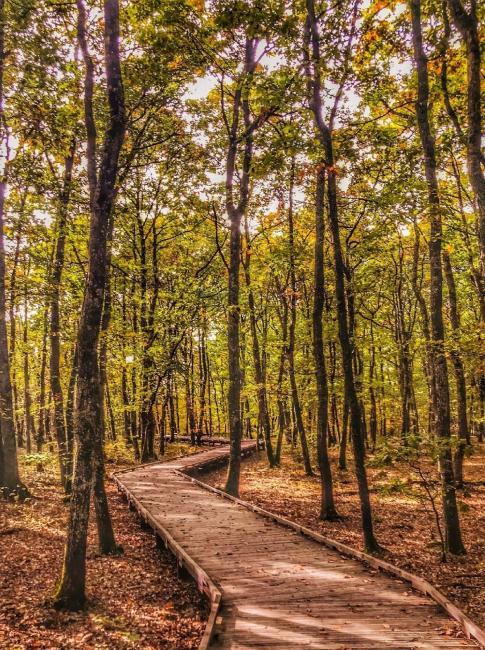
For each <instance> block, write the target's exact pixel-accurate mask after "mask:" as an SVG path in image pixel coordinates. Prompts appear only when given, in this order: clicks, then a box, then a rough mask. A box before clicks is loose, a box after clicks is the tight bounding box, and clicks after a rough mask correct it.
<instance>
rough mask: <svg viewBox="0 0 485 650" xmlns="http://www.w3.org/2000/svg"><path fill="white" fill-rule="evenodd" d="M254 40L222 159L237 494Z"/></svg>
mask: <svg viewBox="0 0 485 650" xmlns="http://www.w3.org/2000/svg"><path fill="white" fill-rule="evenodd" d="M256 47H257V41H256V39H253V38H249V37H247V38H246V42H245V48H244V50H245V51H244V70H243V76H242V79H241V80H239V82H238V84H237V88H236V91H235V93H234V97H233V100H232V124H231V126H230V129H229V134H228V135H229V147H228V152H227V160H226V212H227V216H228V218H229V221H230V243H229V247H230V254H229V268H228V272H229V280H228V308H227V312H228V313H227V344H228V359H229V390H228V399H227V403H228V416H229V432H230V453H229V468H228V473H227V479H226V492H228V494H232V495H233V496H238V495H239V478H240V470H241V438H242V421H241V362H240V350H239V326H240V307H239V267H240V259H241V219H242V217H243V215H244V214H245V212H246V208H247V204H248V200H249V180H250V169H251V161H252V156H253V140H252V130H251V129H250V128H249V127H250V119H251V115H250V109H249V98H248V96H249V91H250V88H251V82H252V77H253V74H254V69H255V66H256V59H255V57H256ZM241 109H242V112H243V121H244V127H245V135H244V137H243V143H244V153H243V164H242V171H241V179H240V185H239V200H238V201H237V204H236V203H235V199H234V194H235V192H234V175H235V171H236V160H237V154H238V144H239V134H238V129H239V122H240V112H241Z"/></svg>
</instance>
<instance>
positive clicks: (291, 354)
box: [287, 158, 313, 476]
mask: <svg viewBox="0 0 485 650" xmlns="http://www.w3.org/2000/svg"><path fill="white" fill-rule="evenodd" d="M294 177H295V160H294V158H293V159H292V161H291V170H290V191H289V203H288V247H289V272H290V299H289V303H290V304H289V315H290V326H289V332H288V349H287V354H288V374H289V377H290V388H291V400H292V403H293V411H294V414H295V425H296V430H297V432H298V436H299V438H300V444H301V453H302V456H303V465H304V467H305V473H306V474H307V476H313V469H312V464H311V460H310V452H309V450H308V442H307V437H306V431H305V425H304V423H303V415H302V410H301V404H300V397H299V395H298V385H297V383H296V375H295V335H296V319H297V313H296V302H297V301H296V299H297V291H296V272H295V233H294V223H293V186H294Z"/></svg>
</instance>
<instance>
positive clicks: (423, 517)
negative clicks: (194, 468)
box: [203, 445, 485, 628]
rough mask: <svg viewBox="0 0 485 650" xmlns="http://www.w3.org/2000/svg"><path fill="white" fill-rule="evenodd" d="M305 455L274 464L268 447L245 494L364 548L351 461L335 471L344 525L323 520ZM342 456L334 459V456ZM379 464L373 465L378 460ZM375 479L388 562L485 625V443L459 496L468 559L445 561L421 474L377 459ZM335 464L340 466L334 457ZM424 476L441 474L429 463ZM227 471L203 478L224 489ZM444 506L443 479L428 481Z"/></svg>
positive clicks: (254, 464) (247, 474) (248, 476)
mask: <svg viewBox="0 0 485 650" xmlns="http://www.w3.org/2000/svg"><path fill="white" fill-rule="evenodd" d="M298 456H299V454H298V452H291V451H288V450H286V451H285V452H284V453H283V457H282V462H281V466H280V467H279V468H277V469H270V468H269V467H268V464H267V461H266V458H265V456H264V452H260V453H259V455H258V456H254V457H252V458H250V459H249V460H245V461H244V463H243V465H242V474H241V490H240V496H241V498H242V499H244V500H246V501H250V502H252V503H255V504H257V505H258V506H260V507H262V508H265V509H266V510H270V511H271V512H275V513H277V514H280V515H283V516H285V517H287V518H288V519H291V520H293V521H295V522H297V523H300V524H303V525H305V526H307V527H308V528H311V529H312V530H315V531H317V532H319V533H321V534H322V535H325V536H327V537H330V538H332V539H335V540H338V541H339V542H343V543H345V544H348V545H349V546H353V547H354V548H357V549H362V537H361V532H360V531H361V527H360V510H359V500H358V493H357V486H356V483H355V480H354V475H353V472H352V471H351V470H352V465H351V463H352V459H349V464H348V467H349V470H348V471H337V470H336V471H334V478H335V486H334V487H335V498H336V504H337V509H338V511H339V514H340V515H341V516H342V517H343V518H342V520H341V521H337V522H323V521H321V520H320V519H319V500H320V483H319V479H318V477H316V476H315V477H308V476H306V475H305V474H304V471H303V469H302V463H301V459H300V458H299V457H298ZM334 460H335V459H334ZM373 461H374V462H373ZM370 464H371V465H373V464H375V465H378V466H376V467H369V470H368V475H369V484H370V486H371V491H372V497H371V498H372V504H373V508H374V520H375V530H376V535H377V537H378V540H379V542H380V544H381V545H382V546H384V547H385V559H386V560H388V561H389V562H391V563H393V564H395V565H397V566H399V567H401V568H403V569H406V570H408V571H411V572H412V573H415V574H417V575H420V576H422V577H423V578H426V579H427V580H428V581H429V582H431V583H432V584H434V585H435V586H436V587H437V588H438V589H440V591H442V592H443V593H445V594H446V595H447V596H448V597H449V598H450V600H452V601H453V602H454V603H456V605H458V606H459V607H460V608H461V609H462V610H463V611H464V612H466V613H467V614H468V615H469V616H470V618H471V619H472V620H474V621H475V622H476V623H477V624H479V625H480V626H481V627H483V628H485V445H483V446H482V447H481V448H479V449H478V448H477V449H476V450H475V453H474V455H473V456H471V457H470V458H468V459H467V460H466V464H465V478H466V480H467V483H466V487H465V490H463V491H460V492H459V493H458V505H459V508H460V512H461V521H462V532H463V537H464V541H465V545H466V548H467V554H466V555H465V556H463V557H458V558H452V557H448V558H447V562H446V563H443V562H442V561H441V552H440V548H441V545H440V537H439V534H438V531H437V525H436V518H435V514H434V511H433V508H432V505H431V502H430V501H429V498H427V497H426V491H425V490H424V486H423V485H422V482H421V478H420V477H419V474H418V475H414V474H411V475H410V467H409V465H406V464H401V463H392V464H390V465H386V464H384V465H383V464H382V458H381V459H378V458H374V459H372V458H371V459H370ZM333 465H334V466H335V465H336V463H335V462H334V463H333ZM421 469H422V471H423V473H424V474H425V475H426V476H428V477H430V479H433V478H434V470H433V468H432V466H431V465H430V464H428V465H424V466H422V468H421ZM225 474H226V470H225V469H221V470H217V471H213V472H211V473H209V474H206V475H204V478H203V480H204V481H206V482H208V483H210V484H211V485H213V486H216V487H220V488H222V487H223V486H224V479H225ZM428 487H429V488H430V491H431V493H432V494H433V493H435V499H436V503H435V505H436V508H437V509H439V508H440V501H439V496H438V489H439V485H438V484H431V483H430V485H429V486H428Z"/></svg>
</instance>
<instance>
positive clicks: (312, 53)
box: [305, 0, 380, 553]
mask: <svg viewBox="0 0 485 650" xmlns="http://www.w3.org/2000/svg"><path fill="white" fill-rule="evenodd" d="M306 6H307V20H306V24H305V68H306V76H307V83H308V96H309V101H310V108H311V110H312V112H313V116H314V121H315V126H316V129H317V133H318V136H319V139H320V144H321V147H322V150H323V153H324V155H325V169H326V173H327V179H328V180H327V200H328V215H329V220H330V229H331V234H332V243H333V252H334V272H335V297H336V302H337V321H338V331H339V339H340V347H341V350H342V366H343V372H344V385H345V397H346V400H347V403H348V406H349V414H350V424H351V431H352V445H353V450H354V464H355V474H356V477H357V484H358V488H359V498H360V508H361V515H362V529H363V534H364V544H365V547H366V549H367V550H368V551H369V552H371V553H375V552H378V551H379V550H380V547H379V544H378V543H377V540H376V538H375V536H374V527H373V521H372V509H371V503H370V498H369V486H368V483H367V473H366V469H365V447H364V437H363V430H362V411H361V408H360V404H359V398H358V395H357V391H356V387H355V380H354V369H353V345H352V341H351V339H350V336H349V325H348V317H347V306H346V299H345V264H344V259H343V255H342V246H341V243H340V225H339V220H338V208H337V179H336V172H335V161H334V156H333V142H332V131H331V129H330V128H329V126H328V125H327V124H325V122H324V121H323V110H322V99H321V80H320V36H319V33H318V22H317V17H316V15H315V5H314V2H313V0H307V2H306Z"/></svg>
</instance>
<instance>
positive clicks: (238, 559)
mask: <svg viewBox="0 0 485 650" xmlns="http://www.w3.org/2000/svg"><path fill="white" fill-rule="evenodd" d="M255 446H256V445H255V442H253V441H244V442H243V454H249V453H251V452H252V451H254V449H255ZM227 457H228V447H220V448H217V449H216V448H213V449H210V450H208V451H203V452H201V453H198V454H194V455H192V456H185V457H183V458H178V459H175V460H172V461H168V462H157V463H152V464H149V465H144V466H140V467H138V468H136V469H134V470H129V471H125V472H120V473H118V474H117V475H116V476H115V480H116V482H117V484H118V487H119V488H120V489H121V490H122V491H123V492H124V493H125V494H126V496H127V498H128V500H129V502H130V504H131V505H132V506H134V507H135V508H136V509H137V510H138V512H139V513H140V515H141V516H142V517H143V518H144V519H145V520H146V521H147V522H148V523H149V524H150V525H151V526H152V528H153V529H154V530H155V532H156V533H157V534H158V535H159V536H160V537H161V538H162V539H163V540H164V542H165V544H166V545H167V546H168V547H169V548H170V549H171V550H172V552H173V553H174V554H175V555H176V557H177V558H178V561H179V562H180V563H181V564H184V565H185V567H186V568H187V569H188V571H189V572H190V573H191V574H192V575H193V576H194V578H195V579H196V580H197V583H198V586H199V588H200V589H201V590H202V591H204V592H205V593H206V595H207V596H208V598H209V600H210V602H211V613H210V617H209V621H208V624H207V628H206V633H205V634H204V637H203V639H202V642H201V645H200V650H205V648H210V649H214V650H216V649H229V648H230V649H231V650H243V649H244V650H246V649H249V648H253V649H255V650H262V649H264V648H271V649H272V650H277V649H278V650H286V649H289V648H315V649H316V648H318V649H325V650H351V649H352V650H354V649H356V650H357V649H362V650H363V649H366V650H371V649H372V650H388V649H389V650H390V649H391V648H392V649H394V650H418V649H419V650H431V649H433V650H434V649H436V648H441V649H443V650H451V649H453V648H477V647H484V646H480V645H478V643H476V642H475V641H474V640H470V639H466V638H456V637H455V636H451V635H448V634H447V631H448V630H450V629H451V621H450V616H449V615H448V614H447V612H445V611H444V610H443V609H442V607H440V606H439V605H438V604H437V603H436V602H435V601H434V600H432V598H430V597H429V596H428V595H425V594H423V593H419V592H418V591H415V590H414V589H413V588H412V587H411V586H410V584H409V582H407V581H406V580H402V579H399V577H398V576H390V575H387V574H386V573H383V572H381V571H377V570H375V569H374V570H372V569H371V568H369V567H368V566H365V565H364V564H363V563H362V562H360V561H359V560H357V559H353V558H351V557H348V556H347V551H349V552H351V553H352V554H356V555H359V553H358V552H357V551H353V550H352V549H348V547H345V546H343V545H340V544H338V543H335V542H330V540H325V541H326V542H330V543H331V544H333V545H334V546H335V547H336V548H329V547H327V546H325V545H322V543H319V541H317V539H311V538H309V537H307V536H306V534H305V536H303V535H302V534H301V532H304V533H307V534H309V535H313V536H314V537H315V538H320V541H322V540H324V538H321V536H319V535H317V534H314V533H311V531H307V530H306V529H303V528H302V527H300V526H297V525H295V524H291V523H289V522H286V523H288V524H289V525H293V526H294V529H292V528H289V527H287V526H282V525H280V523H278V521H275V519H276V520H278V519H279V520H281V522H283V523H285V520H283V519H282V518H281V517H276V516H274V517H273V518H270V517H269V516H268V515H269V513H266V516H262V515H261V514H258V513H257V512H255V510H258V509H257V508H255V507H254V506H250V505H249V504H243V503H242V502H237V500H231V499H229V498H220V497H218V496H217V490H215V489H214V488H210V487H209V486H206V485H205V484H203V483H201V482H200V481H198V480H195V479H194V478H191V476H190V475H197V474H198V472H199V471H200V470H202V469H208V468H209V467H214V466H217V465H218V464H221V463H224V462H226V460H227ZM259 510H261V509H259ZM261 512H264V511H261ZM299 531H300V532H299ZM339 549H340V551H339ZM342 550H344V553H345V554H342V552H341V551H342ZM360 555H362V554H360ZM374 563H375V566H377V565H379V564H381V565H382V566H384V565H385V563H382V562H380V561H374ZM398 571H399V570H398ZM401 574H402V575H405V576H406V577H407V579H409V577H408V574H405V573H404V572H402V571H401ZM411 577H413V576H411ZM415 580H416V581H418V582H417V583H414V582H413V584H416V585H417V586H418V588H420V587H421V586H422V585H425V586H426V585H427V586H428V587H429V588H430V590H432V591H431V592H430V591H429V590H428V593H433V592H436V590H433V588H432V587H431V585H428V583H425V581H423V580H421V579H419V578H415ZM425 591H426V589H425ZM436 594H439V592H436ZM439 596H441V598H442V600H443V601H444V602H443V603H442V604H444V605H445V606H447V605H448V606H449V607H448V611H449V613H451V614H452V615H453V616H455V617H456V618H458V619H460V620H461V622H462V624H463V625H464V627H465V629H466V631H467V633H468V634H470V633H471V634H472V635H474V636H475V639H476V638H479V639H480V638H481V640H482V643H483V641H484V640H485V634H484V633H483V632H482V631H481V630H480V629H479V628H478V627H477V626H475V625H474V624H473V623H472V622H471V621H470V620H469V619H467V617H465V616H464V615H463V614H462V613H461V612H460V610H458V609H457V608H456V607H454V606H453V605H452V604H451V603H449V601H446V599H445V598H444V597H443V596H442V595H441V594H439ZM455 610H456V611H455ZM480 635H482V636H480ZM174 650H176V649H174Z"/></svg>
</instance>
